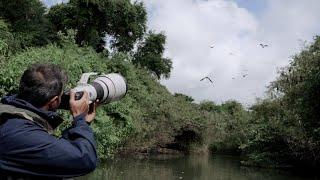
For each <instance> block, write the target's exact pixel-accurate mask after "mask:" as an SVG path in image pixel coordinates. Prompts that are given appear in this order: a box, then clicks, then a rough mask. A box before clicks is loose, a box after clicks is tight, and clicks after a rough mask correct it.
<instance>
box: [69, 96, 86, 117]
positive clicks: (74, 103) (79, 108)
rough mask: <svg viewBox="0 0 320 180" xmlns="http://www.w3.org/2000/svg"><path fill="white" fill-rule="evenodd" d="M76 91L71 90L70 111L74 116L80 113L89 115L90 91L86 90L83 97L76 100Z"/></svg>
mask: <svg viewBox="0 0 320 180" xmlns="http://www.w3.org/2000/svg"><path fill="white" fill-rule="evenodd" d="M75 96H76V93H75V92H74V91H72V90H71V91H70V100H69V104H70V111H71V114H72V116H73V117H77V116H79V115H80V114H84V115H87V114H88V112H89V96H88V92H86V91H84V92H83V95H82V97H81V99H79V100H76V99H75V98H76V97H75Z"/></svg>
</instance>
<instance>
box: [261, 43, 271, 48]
mask: <svg viewBox="0 0 320 180" xmlns="http://www.w3.org/2000/svg"><path fill="white" fill-rule="evenodd" d="M259 45H260V46H261V47H262V48H265V47H268V46H269V45H268V44H261V43H260V44H259Z"/></svg>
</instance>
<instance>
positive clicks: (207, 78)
mask: <svg viewBox="0 0 320 180" xmlns="http://www.w3.org/2000/svg"><path fill="white" fill-rule="evenodd" d="M204 79H208V80H209V81H210V82H211V83H213V81H212V80H211V79H210V78H209V77H207V76H206V77H204V78H202V79H200V81H203V80H204Z"/></svg>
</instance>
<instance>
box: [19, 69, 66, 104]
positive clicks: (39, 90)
mask: <svg viewBox="0 0 320 180" xmlns="http://www.w3.org/2000/svg"><path fill="white" fill-rule="evenodd" d="M66 82H67V75H66V73H65V72H64V71H63V70H62V69H61V68H60V67H59V66H57V65H53V64H33V65H31V66H30V67H29V68H28V69H27V70H26V71H25V72H24V73H23V75H22V77H21V80H20V87H19V94H18V98H20V99H23V100H26V101H28V102H29V103H31V104H32V105H34V106H35V107H38V108H45V109H47V110H55V109H56V108H57V107H58V106H59V104H60V101H61V94H62V90H63V87H64V85H65V83H66Z"/></svg>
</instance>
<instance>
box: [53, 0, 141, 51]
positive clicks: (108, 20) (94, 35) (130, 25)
mask: <svg viewBox="0 0 320 180" xmlns="http://www.w3.org/2000/svg"><path fill="white" fill-rule="evenodd" d="M146 16H147V13H146V10H145V8H144V5H143V3H142V2H134V3H131V1H130V0H105V1H97V0H70V2H69V3H67V4H60V5H56V6H53V7H51V9H50V11H49V14H48V16H47V17H48V18H49V20H50V22H52V24H54V29H55V31H57V32H58V31H62V32H65V31H66V30H67V29H74V30H76V31H77V35H76V43H77V44H78V45H80V46H83V45H89V46H92V47H94V48H95V49H96V51H97V52H101V51H103V50H104V45H105V44H106V39H109V40H110V43H111V47H112V48H114V49H116V50H118V51H125V52H126V51H130V50H131V49H132V48H133V46H134V44H135V42H136V41H137V40H139V39H141V38H142V37H143V34H144V33H145V29H146Z"/></svg>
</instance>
